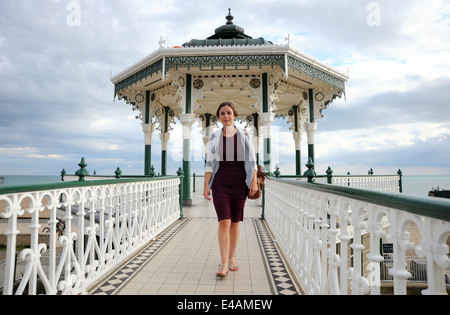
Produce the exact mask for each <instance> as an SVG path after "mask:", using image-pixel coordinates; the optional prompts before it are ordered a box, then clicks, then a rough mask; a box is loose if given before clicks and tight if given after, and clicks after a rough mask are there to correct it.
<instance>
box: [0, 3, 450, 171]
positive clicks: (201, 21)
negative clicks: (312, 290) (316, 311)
mask: <svg viewBox="0 0 450 315" xmlns="http://www.w3.org/2000/svg"><path fill="white" fill-rule="evenodd" d="M368 2H369V1H358V0H345V1H340V2H335V1H331V0H322V1H318V2H307V1H287V0H281V1H272V0H261V1H255V0H251V1H245V2H242V1H239V2H238V1H237V0H230V1H229V2H228V3H227V5H226V6H224V5H223V4H219V3H218V2H217V1H192V0H183V1H181V0H170V1H165V0H158V1H151V2H143V1H137V0H132V1H109V0H98V1H88V2H86V1H82V2H80V9H81V20H80V26H79V27H70V26H69V25H67V15H68V14H69V12H68V11H67V2H65V1H39V2H36V3H35V2H33V1H17V0H3V1H2V4H1V5H0V6H1V7H2V18H1V19H0V46H1V55H0V71H1V72H2V76H1V77H0V107H1V109H2V115H1V116H0V172H6V171H7V172H13V173H14V172H25V171H29V170H30V169H32V167H34V168H39V169H40V170H41V169H42V171H41V172H42V173H45V174H48V173H55V172H56V173H58V172H59V171H60V169H62V168H63V167H65V168H67V169H69V168H70V167H72V168H75V167H76V164H77V163H78V162H79V159H80V158H81V156H83V155H85V156H86V158H87V159H88V164H90V165H91V166H92V167H95V168H96V169H97V172H100V169H104V170H105V171H108V172H111V171H110V169H112V168H113V169H115V168H116V167H117V166H123V169H127V166H129V165H133V167H132V168H131V170H130V171H132V172H135V173H138V174H139V173H142V171H143V170H142V168H143V162H142V160H143V148H144V136H143V133H142V129H141V126H140V121H138V120H135V119H134V115H135V113H133V112H131V109H130V107H129V106H128V105H125V104H124V103H123V102H116V103H112V99H113V86H112V84H111V83H110V81H109V75H110V71H112V72H113V74H114V73H118V72H119V71H121V70H123V69H125V68H126V67H128V66H130V65H131V64H133V63H135V62H136V61H138V60H140V59H142V58H143V57H144V56H146V55H148V54H149V53H151V52H152V51H154V50H156V49H158V47H159V45H158V41H159V39H160V37H161V36H163V38H164V39H165V40H166V45H167V46H173V45H180V44H182V43H184V42H187V41H189V40H190V39H192V38H206V37H207V36H210V35H212V34H213V32H214V29H215V28H216V27H218V26H220V25H222V24H223V23H225V19H224V17H225V15H226V14H227V13H228V10H227V9H228V7H231V8H232V14H233V15H234V16H235V20H234V22H235V23H236V24H238V25H239V26H242V27H244V28H245V30H246V33H247V34H249V35H251V36H253V37H259V36H261V37H264V38H265V39H266V40H270V41H273V42H275V43H279V44H284V43H285V41H284V37H286V36H287V35H288V34H291V44H292V45H293V46H294V47H295V48H297V49H299V50H301V51H303V52H305V53H307V54H309V55H311V56H313V57H315V58H317V59H319V60H322V61H324V62H326V63H327V64H330V65H333V66H336V67H338V68H339V69H341V70H342V71H344V72H346V71H347V69H350V81H349V82H348V84H347V101H346V102H345V101H344V100H338V101H336V102H334V103H333V104H332V105H331V106H330V108H329V109H327V110H326V111H325V113H324V114H325V118H324V119H323V120H321V121H319V130H318V133H317V137H316V139H317V142H318V143H317V148H316V156H317V160H318V161H317V163H319V164H320V163H323V164H324V165H325V164H333V163H334V164H333V165H336V167H338V168H341V169H342V170H345V169H347V168H350V167H347V166H348V165H350V166H352V167H353V166H356V165H360V168H361V170H364V169H365V168H366V167H371V166H370V165H366V164H369V163H370V162H371V161H372V160H371V155H375V153H377V155H379V156H380V157H379V159H378V162H377V163H378V164H379V165H380V166H382V165H387V166H386V167H388V168H389V164H390V163H392V164H393V165H397V166H398V167H402V164H408V163H409V162H410V161H411V163H417V165H416V166H414V167H413V166H411V165H409V164H408V165H409V167H410V169H414V170H416V169H420V166H422V169H429V170H431V168H430V167H431V166H430V163H433V164H436V163H437V164H438V165H442V166H445V162H441V161H445V160H450V152H448V149H446V146H448V143H449V138H450V135H449V132H450V131H449V127H448V126H449V125H450V109H449V108H450V106H449V105H450V97H449V96H448V95H449V94H448V84H449V83H450V46H449V45H450V22H449V20H450V6H449V4H448V1H444V0H433V1H408V2H404V1H392V0H379V1H377V2H378V3H379V4H380V10H381V11H380V12H381V20H380V21H381V24H380V26H379V27H369V26H368V25H367V16H368V14H369V12H368V11H367V3H368ZM180 127H181V126H180V124H177V125H175V127H174V130H173V131H172V132H171V138H170V144H169V150H172V151H173V152H174V153H173V155H174V156H173V161H172V164H173V165H169V169H170V168H178V166H180V161H181V159H182V154H181V148H182V140H181V128H180ZM284 128H285V129H284ZM277 132H278V133H277V134H278V136H277V135H276V133H274V134H275V136H276V137H278V140H276V139H274V142H273V143H276V142H279V143H280V146H279V147H273V148H272V153H273V156H274V161H275V156H278V157H279V159H280V160H281V162H280V161H278V162H280V163H287V164H289V165H286V166H285V169H290V170H291V169H292V163H293V157H294V156H295V152H294V141H293V139H292V135H291V132H290V131H288V126H287V125H286V124H280V129H279V131H277ZM193 135H194V136H195V138H194V139H193V141H192V143H193V148H192V151H193V154H197V155H198V156H195V159H198V160H200V158H199V156H200V155H201V154H200V153H201V150H202V145H203V142H202V139H201V135H200V134H199V133H198V128H197V127H196V126H194V127H193ZM305 143H306V135H304V140H303V149H302V152H303V155H305V154H306V152H307V149H306V144H305ZM438 143H440V146H437V145H436V144H438ZM152 147H153V152H152V155H153V157H154V162H155V165H156V164H157V163H159V159H160V152H159V151H160V143H159V136H158V132H155V134H154V136H153V146H152ZM425 148H426V149H427V150H428V151H426V150H425ZM401 150H410V151H408V153H409V154H408V156H404V155H403V156H402V155H395V154H391V153H392V152H400V151H401ZM424 150H425V151H424ZM429 150H434V152H433V156H436V160H433V161H432V162H430V158H429V157H426V156H425V155H426V154H428V153H429ZM404 152H406V151H402V153H404ZM379 153H380V154H379ZM381 153H382V154H381ZM410 156H414V159H411V158H409V157H410ZM27 157H28V158H27ZM29 157H35V158H39V162H37V163H36V165H34V166H33V165H31V164H33V163H30V159H29ZM57 157H61V161H56V160H57ZM438 157H439V159H438ZM7 158H8V160H6V159H7ZM283 159H284V160H283ZM358 160H359V162H358ZM47 161H49V162H48V163H47ZM285 161H288V162H285ZM304 162H305V161H304ZM275 163H276V162H274V163H273V164H275ZM305 163H306V162H305ZM305 163H303V164H305ZM67 164H70V165H67ZM116 164H120V165H116ZM200 164H201V163H200ZM25 165H26V166H27V167H25ZM28 166H29V167H28ZM99 166H100V167H99ZM175 166H176V167H175ZM273 166H275V165H273ZM326 166H328V165H326ZM433 167H434V166H433ZM436 167H437V168H438V167H439V166H436ZM444 168H445V167H444ZM447 169H448V168H447ZM34 172H37V171H34ZM284 173H285V174H286V173H287V172H286V171H284Z"/></svg>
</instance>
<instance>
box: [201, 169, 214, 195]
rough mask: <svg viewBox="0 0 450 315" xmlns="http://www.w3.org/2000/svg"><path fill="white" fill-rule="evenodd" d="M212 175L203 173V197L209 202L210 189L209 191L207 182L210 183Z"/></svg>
mask: <svg viewBox="0 0 450 315" xmlns="http://www.w3.org/2000/svg"><path fill="white" fill-rule="evenodd" d="M211 177H212V173H209V172H208V173H205V182H204V184H203V196H204V197H205V198H206V199H208V200H209V201H211V198H210V197H209V195H210V194H211V189H209V182H210V181H211Z"/></svg>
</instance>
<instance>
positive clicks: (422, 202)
mask: <svg viewBox="0 0 450 315" xmlns="http://www.w3.org/2000/svg"><path fill="white" fill-rule="evenodd" d="M271 180H272V181H280V182H284V183H287V184H290V185H296V186H301V187H302V188H306V189H312V190H316V191H321V192H326V193H331V194H335V195H339V196H344V197H347V198H351V199H356V200H359V201H363V202H368V203H372V204H376V205H379V206H383V207H388V208H392V209H397V210H401V211H406V212H409V213H413V214H417V215H421V216H425V217H430V218H434V219H438V220H443V221H447V222H450V202H449V201H448V200H446V199H440V198H425V197H423V198H420V197H413V196H408V195H404V194H400V193H388V192H380V191H374V190H367V189H360V188H353V187H346V186H336V185H328V184H319V183H312V184H311V183H303V182H300V181H295V182H294V181H291V180H284V179H277V178H274V177H272V178H271Z"/></svg>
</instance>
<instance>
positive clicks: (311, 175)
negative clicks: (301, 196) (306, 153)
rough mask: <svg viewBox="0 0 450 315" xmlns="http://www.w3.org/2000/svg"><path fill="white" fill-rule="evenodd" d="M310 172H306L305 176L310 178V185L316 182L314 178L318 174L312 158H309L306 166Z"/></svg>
mask: <svg viewBox="0 0 450 315" xmlns="http://www.w3.org/2000/svg"><path fill="white" fill-rule="evenodd" d="M306 167H307V168H308V170H307V171H306V172H305V174H304V176H306V177H308V183H313V182H314V180H313V179H314V177H316V172H315V171H314V163H313V161H312V158H309V161H308V163H307V164H306Z"/></svg>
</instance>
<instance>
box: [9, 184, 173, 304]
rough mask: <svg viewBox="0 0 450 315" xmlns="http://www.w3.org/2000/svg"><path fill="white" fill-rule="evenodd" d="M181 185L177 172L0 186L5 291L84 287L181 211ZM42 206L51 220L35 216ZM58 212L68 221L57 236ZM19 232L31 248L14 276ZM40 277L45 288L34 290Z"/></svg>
mask: <svg viewBox="0 0 450 315" xmlns="http://www.w3.org/2000/svg"><path fill="white" fill-rule="evenodd" d="M179 186H180V178H178V177H172V178H169V177H165V178H158V179H152V180H150V179H145V180H144V179H142V180H136V179H134V180H114V181H98V182H95V183H93V182H90V183H89V182H74V183H61V184H52V185H45V186H39V187H41V188H36V189H31V188H29V187H28V188H26V187H22V188H21V189H19V192H9V193H4V192H5V189H3V194H1V193H2V191H1V190H0V206H3V207H0V218H2V219H3V220H4V221H5V219H6V221H7V223H8V227H7V232H6V233H5V234H6V235H7V249H6V250H7V257H6V267H5V269H4V270H5V272H4V285H3V294H5V295H11V294H18V295H20V294H41V293H42V294H49V295H55V294H70V295H71V294H86V293H87V290H88V288H89V287H90V286H92V285H94V284H95V283H96V282H97V281H99V279H101V278H102V277H104V276H105V275H107V274H108V273H109V272H111V271H112V270H113V269H114V268H116V267H118V266H119V265H120V264H121V263H123V262H124V261H125V260H126V259H127V258H129V257H130V256H132V255H133V254H135V253H136V252H137V251H139V250H140V249H141V248H143V247H144V246H145V245H147V244H148V243H149V242H150V241H151V240H153V239H154V238H155V237H156V236H157V234H159V233H160V232H162V231H163V230H164V229H165V228H167V227H168V226H170V225H171V224H172V223H174V222H175V221H176V220H177V219H179V218H180V199H179ZM19 188H20V187H19ZM1 208H3V210H1ZM43 212H47V213H49V216H50V219H49V220H48V221H46V220H44V222H42V221H43V220H40V215H41V213H43ZM26 214H28V215H29V216H30V217H31V218H30V219H31V221H30V219H29V220H28V222H31V223H30V225H29V226H28V229H27V230H23V229H21V230H19V228H18V221H22V219H21V217H22V216H24V215H26ZM57 217H60V218H61V219H63V220H64V221H65V233H64V235H62V236H58V234H57V224H58V220H57ZM41 224H44V225H46V227H47V228H48V230H49V231H50V235H49V241H48V244H46V243H40V242H39V236H40V234H42V230H43V226H42V225H41ZM20 226H22V227H23V224H20ZM19 234H31V236H30V244H29V245H30V248H28V249H24V250H22V252H21V253H20V255H19V261H24V262H26V267H25V270H24V272H23V276H22V278H21V279H20V280H19V281H15V276H14V270H15V267H16V265H15V264H16V257H15V256H16V255H15V254H16V245H17V237H18V235H19ZM47 251H48V253H46V254H45V255H46V256H47V257H45V259H43V257H44V253H45V252H47ZM44 260H45V263H44ZM15 282H16V283H15ZM38 282H40V283H41V284H42V286H43V287H44V289H45V290H44V292H40V291H38V289H37V287H38V285H39V284H38Z"/></svg>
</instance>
